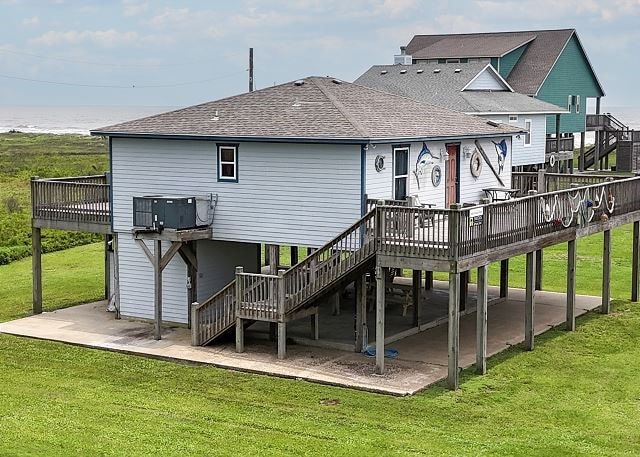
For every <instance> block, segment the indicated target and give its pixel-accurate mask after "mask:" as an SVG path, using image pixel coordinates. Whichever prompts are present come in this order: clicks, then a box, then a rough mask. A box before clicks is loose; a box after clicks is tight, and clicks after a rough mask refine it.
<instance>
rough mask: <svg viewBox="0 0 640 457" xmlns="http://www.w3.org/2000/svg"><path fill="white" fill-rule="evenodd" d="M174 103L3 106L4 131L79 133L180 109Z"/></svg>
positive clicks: (0, 108)
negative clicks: (148, 104)
mask: <svg viewBox="0 0 640 457" xmlns="http://www.w3.org/2000/svg"><path fill="white" fill-rule="evenodd" d="M176 108H177V107H174V106H1V105H0V132H8V131H10V130H18V131H20V132H24V133H54V134H63V133H75V134H80V135H88V134H89V130H92V129H96V128H99V127H106V126H108V125H113V124H117V123H120V122H124V121H130V120H133V119H139V118H141V117H146V116H151V115H153V114H158V113H163V112H165V111H170V110H172V109H176Z"/></svg>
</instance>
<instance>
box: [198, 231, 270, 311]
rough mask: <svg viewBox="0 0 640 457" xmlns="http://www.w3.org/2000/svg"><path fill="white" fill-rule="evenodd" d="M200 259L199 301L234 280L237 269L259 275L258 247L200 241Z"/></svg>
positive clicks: (247, 244) (246, 244) (228, 242)
mask: <svg viewBox="0 0 640 457" xmlns="http://www.w3.org/2000/svg"><path fill="white" fill-rule="evenodd" d="M196 250H197V256H198V284H197V287H198V301H200V302H202V301H204V300H206V299H207V298H209V297H211V295H213V294H214V293H215V292H217V291H219V290H220V289H222V288H223V287H224V286H226V285H227V284H229V282H231V281H233V279H234V278H235V268H236V267H237V266H242V267H244V271H245V272H247V273H257V272H258V254H259V251H258V245H256V244H249V243H234V242H230V241H211V240H200V241H197V242H196Z"/></svg>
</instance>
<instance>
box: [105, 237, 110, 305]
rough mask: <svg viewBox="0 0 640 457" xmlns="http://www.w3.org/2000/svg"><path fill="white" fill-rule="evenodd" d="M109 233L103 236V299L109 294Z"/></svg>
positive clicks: (107, 297) (107, 298)
mask: <svg viewBox="0 0 640 457" xmlns="http://www.w3.org/2000/svg"><path fill="white" fill-rule="evenodd" d="M109 238H110V235H105V236H104V299H105V300H109V297H110V296H111V281H110V280H111V256H110V255H109Z"/></svg>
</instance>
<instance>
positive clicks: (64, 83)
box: [0, 70, 245, 89]
mask: <svg viewBox="0 0 640 457" xmlns="http://www.w3.org/2000/svg"><path fill="white" fill-rule="evenodd" d="M244 72H245V70H243V71H242V73H244ZM240 73H241V72H240V71H236V72H234V73H229V74H226V75H220V76H216V77H215V78H208V79H201V80H198V81H186V82H179V83H170V84H135V83H134V84H130V85H123V84H85V83H73V82H67V81H50V80H46V79H35V78H25V77H22V76H12V75H3V74H0V78H5V79H14V80H18V81H28V82H35V83H42V84H55V85H59V86H73V87H95V88H102V89H105V88H107V89H153V88H163V87H178V86H190V85H196V84H203V83H206V82H210V81H215V80H218V79H223V78H229V77H231V76H236V75H238V74H240Z"/></svg>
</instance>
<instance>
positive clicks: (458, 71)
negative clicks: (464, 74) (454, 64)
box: [453, 68, 462, 73]
mask: <svg viewBox="0 0 640 457" xmlns="http://www.w3.org/2000/svg"><path fill="white" fill-rule="evenodd" d="M461 71H462V70H460V69H459V68H456V69H455V70H453V72H454V73H460V72H461Z"/></svg>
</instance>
